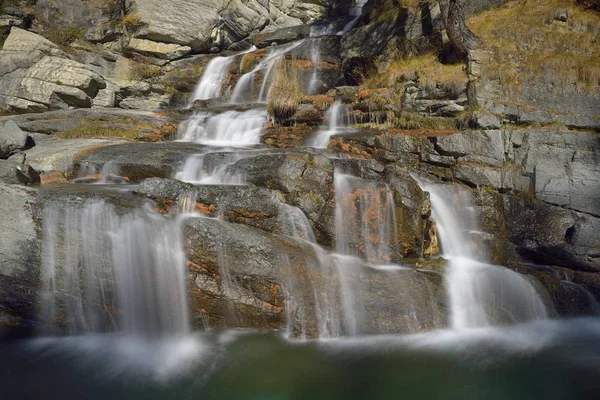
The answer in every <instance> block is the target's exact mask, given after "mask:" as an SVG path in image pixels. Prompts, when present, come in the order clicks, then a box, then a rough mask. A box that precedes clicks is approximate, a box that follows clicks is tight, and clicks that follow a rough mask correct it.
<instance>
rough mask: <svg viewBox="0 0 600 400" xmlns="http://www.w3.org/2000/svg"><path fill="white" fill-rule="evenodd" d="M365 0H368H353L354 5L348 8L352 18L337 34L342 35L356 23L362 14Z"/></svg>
mask: <svg viewBox="0 0 600 400" xmlns="http://www.w3.org/2000/svg"><path fill="white" fill-rule="evenodd" d="M367 1H368V0H355V2H354V7H352V8H351V9H350V15H352V16H353V17H354V18H353V19H352V20H351V21H350V22H348V23H347V24H346V25H345V26H344V28H343V29H342V30H341V31H340V32H338V33H337V34H338V35H343V34H344V33H346V32H349V31H350V30H352V29H354V27H355V26H356V23H357V22H358V19H359V18H360V16H361V14H362V9H363V7H364V5H365V4H367Z"/></svg>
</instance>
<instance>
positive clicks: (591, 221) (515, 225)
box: [503, 195, 600, 272]
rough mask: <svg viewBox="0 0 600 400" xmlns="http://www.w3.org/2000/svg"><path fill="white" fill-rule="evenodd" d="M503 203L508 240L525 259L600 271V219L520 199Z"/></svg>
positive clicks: (508, 196)
mask: <svg viewBox="0 0 600 400" xmlns="http://www.w3.org/2000/svg"><path fill="white" fill-rule="evenodd" d="M503 199H504V212H505V216H506V222H507V229H508V232H507V233H508V238H509V240H510V241H511V242H512V243H514V244H515V246H516V247H517V251H518V252H519V254H520V255H521V256H522V257H525V258H526V259H528V260H531V261H534V262H536V263H539V264H553V265H563V266H569V267H571V268H573V269H576V270H580V271H591V272H594V271H596V272H598V271H600V257H599V256H598V255H599V254H600V242H599V241H598V240H597V238H598V237H599V233H600V218H595V217H592V216H590V215H587V214H583V213H578V212H574V211H571V210H567V209H564V208H560V207H556V206H552V205H549V204H546V203H544V202H541V201H535V200H530V199H529V200H528V199H524V198H519V197H517V196H511V195H503Z"/></svg>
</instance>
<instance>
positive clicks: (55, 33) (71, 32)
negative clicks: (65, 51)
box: [42, 26, 85, 47]
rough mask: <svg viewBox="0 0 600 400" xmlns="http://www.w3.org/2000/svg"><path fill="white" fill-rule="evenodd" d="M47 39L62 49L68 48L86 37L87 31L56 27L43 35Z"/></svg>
mask: <svg viewBox="0 0 600 400" xmlns="http://www.w3.org/2000/svg"><path fill="white" fill-rule="evenodd" d="M42 35H43V36H44V37H45V38H46V39H48V40H49V41H51V42H52V43H55V44H57V45H59V46H61V47H67V46H69V45H70V44H71V43H73V42H74V41H75V40H77V39H81V38H82V37H83V36H84V35H85V30H84V29H83V28H81V27H79V26H55V27H52V28H50V29H48V30H46V31H44V33H43V34H42Z"/></svg>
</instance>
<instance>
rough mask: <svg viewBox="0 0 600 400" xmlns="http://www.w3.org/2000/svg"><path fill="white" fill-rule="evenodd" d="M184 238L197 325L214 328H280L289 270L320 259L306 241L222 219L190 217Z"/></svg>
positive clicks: (282, 319) (193, 311)
mask: <svg viewBox="0 0 600 400" xmlns="http://www.w3.org/2000/svg"><path fill="white" fill-rule="evenodd" d="M184 237H185V239H184V247H185V249H186V253H187V256H188V259H189V260H190V263H189V264H188V268H189V269H190V280H191V282H192V291H191V308H192V313H193V318H194V321H195V322H196V324H197V325H199V327H201V326H202V324H203V321H207V322H208V325H209V326H211V327H233V326H236V327H255V328H269V329H280V328H282V327H283V326H284V325H285V300H286V294H285V293H284V289H283V288H282V286H281V282H282V281H283V279H282V277H283V276H286V273H287V271H286V269H287V268H290V270H294V269H303V268H306V263H307V262H312V263H316V262H317V260H316V256H315V253H314V251H313V249H312V248H311V246H310V245H308V244H303V243H301V242H297V241H294V240H291V239H286V238H283V237H278V236H271V235H267V234H264V233H261V232H259V231H256V230H253V229H250V228H246V227H241V226H239V225H235V224H230V223H227V222H222V221H218V220H212V219H206V218H195V219H190V220H189V221H188V222H187V223H186V227H185V233H184ZM282 254H286V255H287V257H288V260H289V262H290V265H289V266H288V265H285V264H284V263H283V262H282V260H283V259H282V258H281V256H282Z"/></svg>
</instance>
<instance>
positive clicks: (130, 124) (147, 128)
mask: <svg viewBox="0 0 600 400" xmlns="http://www.w3.org/2000/svg"><path fill="white" fill-rule="evenodd" d="M163 130H165V131H167V130H168V131H171V130H172V129H171V127H166V126H165V128H164V129H163V127H161V128H157V127H156V126H155V125H153V124H151V123H148V122H142V121H138V120H135V119H133V118H129V117H123V118H119V119H115V120H111V121H99V120H84V119H81V120H79V121H78V126H77V127H76V128H73V129H69V130H66V131H62V132H58V133H56V134H55V136H56V137H58V138H61V139H79V138H88V137H115V138H124V139H136V140H137V139H140V133H147V135H145V136H149V135H150V134H151V133H152V132H153V131H157V133H160V134H162V131H163ZM175 130H176V129H175Z"/></svg>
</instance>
